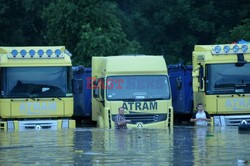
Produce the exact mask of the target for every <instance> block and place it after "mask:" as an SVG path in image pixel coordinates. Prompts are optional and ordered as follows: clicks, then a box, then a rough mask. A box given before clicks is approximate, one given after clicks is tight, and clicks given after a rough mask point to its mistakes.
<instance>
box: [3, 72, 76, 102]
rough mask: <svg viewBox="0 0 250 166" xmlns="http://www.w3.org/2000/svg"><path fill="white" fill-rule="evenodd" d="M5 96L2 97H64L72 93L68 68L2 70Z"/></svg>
mask: <svg viewBox="0 0 250 166" xmlns="http://www.w3.org/2000/svg"><path fill="white" fill-rule="evenodd" d="M2 70H3V75H2V76H3V77H4V78H3V80H6V81H5V82H6V83H5V84H4V87H3V89H4V95H1V97H55V96H58V97H64V96H66V93H72V86H71V83H70V82H71V78H72V76H71V72H70V71H68V70H69V68H68V67H11V68H7V67H6V68H2Z"/></svg>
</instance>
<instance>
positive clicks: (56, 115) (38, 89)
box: [0, 46, 75, 131]
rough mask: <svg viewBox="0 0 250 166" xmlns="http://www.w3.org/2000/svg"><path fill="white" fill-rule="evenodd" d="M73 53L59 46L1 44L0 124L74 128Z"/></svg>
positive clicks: (9, 127) (16, 127)
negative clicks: (2, 45)
mask: <svg viewBox="0 0 250 166" xmlns="http://www.w3.org/2000/svg"><path fill="white" fill-rule="evenodd" d="M71 66H72V64H71V59H70V53H69V52H68V51H67V50H66V49H65V47H63V46H58V47H0V92H1V93H0V128H1V129H4V130H8V131H10V130H20V131H22V130H28V129H36V130H41V129H51V130H53V129H58V128H71V127H74V126H75V121H74V120H71V119H70V117H71V116H72V114H73V94H72V86H71V79H72V69H71Z"/></svg>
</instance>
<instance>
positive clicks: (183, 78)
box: [168, 64, 193, 114]
mask: <svg viewBox="0 0 250 166" xmlns="http://www.w3.org/2000/svg"><path fill="white" fill-rule="evenodd" d="M168 73H169V79H170V84H171V92H172V98H173V100H172V101H173V107H174V112H175V113H180V114H191V113H192V111H193V89H192V66H191V65H188V66H185V65H182V64H174V65H168ZM178 85H179V86H178Z"/></svg>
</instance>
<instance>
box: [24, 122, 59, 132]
mask: <svg viewBox="0 0 250 166" xmlns="http://www.w3.org/2000/svg"><path fill="white" fill-rule="evenodd" d="M56 129H57V120H25V121H20V122H19V130H20V131H23V130H56Z"/></svg>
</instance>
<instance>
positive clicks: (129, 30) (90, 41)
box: [0, 0, 250, 66]
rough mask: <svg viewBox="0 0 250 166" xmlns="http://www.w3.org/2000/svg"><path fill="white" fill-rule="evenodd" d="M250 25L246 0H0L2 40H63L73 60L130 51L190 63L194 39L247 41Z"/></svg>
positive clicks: (41, 42)
mask: <svg viewBox="0 0 250 166" xmlns="http://www.w3.org/2000/svg"><path fill="white" fill-rule="evenodd" d="M249 29H250V1H249V0H238V1H218V0H209V1H203V0H157V1H152V0H140V1H139V0H126V1H123V0H118V1H114V0H103V1H99V0H71V1H67V0H52V1H51V0H12V1H7V0H0V30H1V33H0V44H1V45H9V46H14V45H20V46H22V45H65V46H66V48H67V49H68V50H69V51H70V52H72V54H73V62H74V64H75V65H76V64H82V65H85V66H90V63H91V57H92V56H108V55H118V54H133V53H138V54H152V55H157V54H158V55H159V54H163V55H164V57H165V59H166V61H167V63H176V62H184V63H190V62H191V57H192V51H193V48H194V45H195V44H221V43H232V42H235V41H238V40H240V39H244V40H248V41H249V40H250V32H249Z"/></svg>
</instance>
